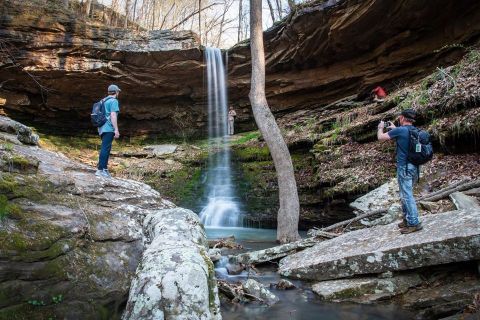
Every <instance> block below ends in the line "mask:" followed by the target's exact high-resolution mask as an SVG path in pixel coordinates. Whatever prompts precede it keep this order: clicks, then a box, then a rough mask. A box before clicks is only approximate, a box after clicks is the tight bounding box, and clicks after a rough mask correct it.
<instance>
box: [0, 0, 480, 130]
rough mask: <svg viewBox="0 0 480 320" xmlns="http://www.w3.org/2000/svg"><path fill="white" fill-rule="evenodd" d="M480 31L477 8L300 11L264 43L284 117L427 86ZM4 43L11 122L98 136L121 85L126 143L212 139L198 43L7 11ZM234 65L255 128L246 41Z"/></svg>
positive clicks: (234, 87)
mask: <svg viewBox="0 0 480 320" xmlns="http://www.w3.org/2000/svg"><path fill="white" fill-rule="evenodd" d="M32 11H35V12H39V13H38V14H35V15H32V14H31V12H32ZM479 20H480V3H478V1H474V0H466V1H461V2H452V1H448V0H439V1H433V0H430V1H426V0H425V1H408V0H401V1H381V0H371V1H364V0H329V1H323V0H322V1H314V2H312V3H310V4H308V5H304V6H299V7H298V8H297V9H296V10H295V11H294V12H292V13H291V14H290V15H289V16H288V17H286V18H285V19H284V20H283V21H281V22H280V23H278V24H276V25H275V26H274V27H272V28H271V29H269V30H267V31H266V32H265V50H266V62H267V82H266V91H267V97H268V100H269V104H270V106H271V107H272V110H273V111H274V112H275V113H277V115H278V116H282V115H283V114H285V113H290V112H293V111H295V110H299V109H313V108H323V107H325V106H326V105H327V104H328V103H330V102H333V101H335V100H337V99H338V98H343V97H346V96H348V95H357V94H360V96H362V94H364V93H365V92H366V90H368V89H371V86H373V85H376V84H379V83H382V84H384V85H386V86H387V88H394V87H395V85H399V84H400V83H402V82H403V81H404V80H411V79H417V78H419V77H421V76H424V75H426V74H428V73H429V72H431V70H432V69H433V68H435V67H436V66H438V65H442V64H452V63H454V62H455V61H457V60H458V59H459V58H460V57H461V56H462V54H463V53H464V49H465V47H467V46H468V45H469V44H471V43H473V42H474V41H475V40H477V39H478V37H479V36H480V26H479V24H478V21H479ZM0 34H1V36H2V39H1V42H2V50H1V53H0V84H1V86H0V87H1V88H0V89H1V90H0V107H1V108H2V109H3V111H4V112H6V113H7V114H8V115H9V116H11V117H14V118H16V119H24V120H26V121H29V122H32V123H36V124H37V125H38V126H40V125H43V126H44V128H45V127H46V128H48V129H50V130H55V132H57V133H58V132H64V133H67V134H68V133H69V132H71V130H72V129H73V130H75V132H88V131H89V130H90V131H91V128H90V127H89V122H88V114H89V112H90V107H91V104H92V103H93V102H94V101H96V100H98V99H99V98H100V97H102V95H103V94H104V90H105V88H106V86H107V85H108V84H109V83H111V82H115V83H117V84H119V85H120V87H121V88H122V89H123V92H122V97H121V105H122V116H121V117H120V120H121V127H122V130H123V133H124V134H128V135H135V134H141V133H152V134H157V133H162V134H169V135H174V134H179V132H180V131H184V132H183V133H186V134H191V135H193V134H198V133H200V134H206V130H205V127H206V121H207V116H206V108H205V93H204V88H203V74H204V62H203V52H202V48H201V47H200V45H199V43H198V40H197V38H196V36H195V35H194V34H192V33H190V32H170V31H154V32H144V33H133V32H131V31H124V30H119V29H112V28H108V27H104V26H96V25H92V24H89V23H86V22H84V21H81V20H78V17H75V16H74V15H72V14H71V13H68V12H64V11H62V10H60V9H55V8H53V7H50V8H43V9H42V8H33V7H31V6H29V5H28V4H25V5H22V6H16V5H14V4H13V3H12V2H11V1H10V0H1V1H0ZM228 55H229V66H228V67H229V76H228V79H229V87H230V91H229V92H230V100H231V102H232V104H233V105H235V106H236V107H237V109H238V112H237V113H238V114H239V117H238V123H239V126H240V128H241V129H248V128H252V127H253V121H252V117H251V114H250V111H249V110H250V108H249V101H248V90H249V86H250V84H249V82H250V48H249V45H248V42H244V43H241V44H238V45H237V46H235V47H234V48H232V49H230V50H229V51H228ZM179 119H181V121H177V120H179Z"/></svg>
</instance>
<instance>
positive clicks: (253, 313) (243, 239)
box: [206, 228, 413, 320]
mask: <svg viewBox="0 0 480 320" xmlns="http://www.w3.org/2000/svg"><path fill="white" fill-rule="evenodd" d="M206 232H207V236H208V238H209V239H218V238H224V237H228V236H232V235H233V236H234V237H235V240H236V242H238V243H240V244H241V245H242V246H243V247H244V249H243V250H242V251H251V250H260V249H265V248H269V247H273V246H275V245H276V242H275V239H276V230H274V229H254V228H206ZM301 235H302V236H305V234H301ZM225 263H226V258H224V259H223V261H220V262H217V263H216V264H215V266H216V269H215V270H216V275H217V278H218V279H224V280H227V281H230V282H237V281H244V280H246V279H248V278H253V279H255V280H257V281H259V282H261V283H263V284H264V285H265V286H266V287H267V288H268V287H269V286H270V284H271V283H276V282H278V281H279V280H280V276H279V275H278V273H277V272H276V266H275V265H274V264H269V265H261V266H257V269H258V274H255V272H254V271H252V270H250V271H249V272H246V271H244V272H242V273H241V274H240V275H228V274H227V272H226V269H225V266H224V265H225ZM292 282H293V283H294V284H295V286H296V287H297V288H296V289H294V290H276V289H273V288H272V289H270V290H271V291H272V292H273V293H274V294H275V295H277V296H278V297H279V299H280V301H279V302H278V303H276V304H275V305H273V306H271V307H266V306H264V305H261V304H257V303H248V304H234V303H229V302H223V303H222V308H221V309H222V316H223V319H224V320H240V319H242V320H243V319H249V320H264V319H268V320H312V319H322V320H330V319H332V320H333V319H352V320H360V319H372V320H382V319H385V320H387V319H392V320H393V319H396V320H403V319H405V320H406V319H412V318H413V316H412V315H411V314H410V313H408V312H406V311H404V310H401V309H399V308H397V307H395V306H387V305H376V306H369V305H360V304H338V303H327V302H323V301H321V300H320V299H319V298H318V297H317V296H316V295H315V294H314V293H313V292H312V291H311V290H310V286H311V284H310V283H308V282H302V281H292Z"/></svg>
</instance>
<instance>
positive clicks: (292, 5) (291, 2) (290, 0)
mask: <svg viewBox="0 0 480 320" xmlns="http://www.w3.org/2000/svg"><path fill="white" fill-rule="evenodd" d="M288 6H289V7H290V12H292V11H294V10H295V7H296V4H295V0H288Z"/></svg>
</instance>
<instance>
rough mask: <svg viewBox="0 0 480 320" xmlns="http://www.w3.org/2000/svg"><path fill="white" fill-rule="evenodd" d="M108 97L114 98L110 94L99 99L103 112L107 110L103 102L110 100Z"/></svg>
mask: <svg viewBox="0 0 480 320" xmlns="http://www.w3.org/2000/svg"><path fill="white" fill-rule="evenodd" d="M110 99H114V98H113V97H111V96H108V97H105V98H103V99H102V100H101V101H102V108H103V112H104V113H107V112H106V111H107V110H106V109H105V102H107V101H108V100H110Z"/></svg>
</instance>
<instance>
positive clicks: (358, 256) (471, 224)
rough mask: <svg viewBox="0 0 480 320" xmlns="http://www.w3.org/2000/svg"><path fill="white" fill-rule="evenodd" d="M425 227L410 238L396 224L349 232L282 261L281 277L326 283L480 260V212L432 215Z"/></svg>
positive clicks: (280, 267)
mask: <svg viewBox="0 0 480 320" xmlns="http://www.w3.org/2000/svg"><path fill="white" fill-rule="evenodd" d="M422 223H423V226H424V229H423V230H422V231H419V232H415V233H412V234H408V235H401V234H400V233H399V231H398V228H397V226H396V223H393V224H389V225H385V226H376V227H372V228H368V229H363V230H358V231H353V232H349V233H346V234H344V235H342V236H339V237H337V238H335V239H332V240H328V241H324V242H321V243H319V244H317V245H315V246H313V247H312V248H307V249H305V250H303V251H302V252H299V253H296V254H293V255H290V256H288V257H286V258H284V259H282V260H280V266H279V273H280V274H281V275H283V276H287V277H291V278H296V279H308V280H328V279H338V278H344V277H349V276H353V275H361V274H372V273H382V272H385V271H395V270H407V269H415V268H419V267H423V266H430V265H437V264H444V263H450V262H459V261H468V260H475V259H479V257H480V231H479V228H478V226H479V225H480V211H451V212H445V213H439V214H436V215H429V216H425V217H424V218H423V222H422Z"/></svg>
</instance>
